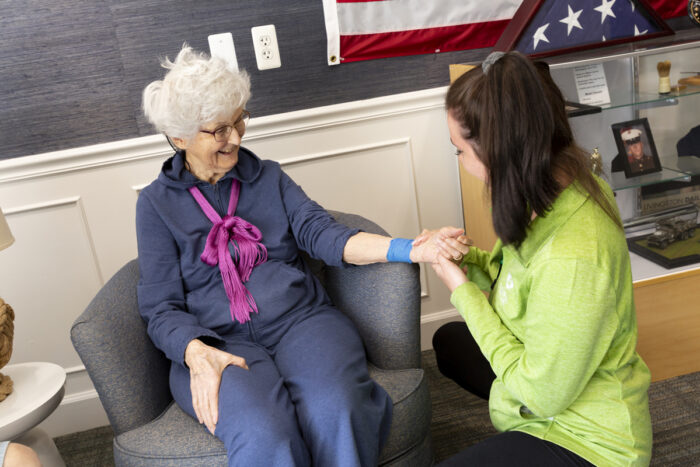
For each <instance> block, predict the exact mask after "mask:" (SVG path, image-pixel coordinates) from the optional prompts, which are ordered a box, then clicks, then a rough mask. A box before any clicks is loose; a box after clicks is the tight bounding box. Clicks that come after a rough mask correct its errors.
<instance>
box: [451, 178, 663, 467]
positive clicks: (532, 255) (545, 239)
mask: <svg viewBox="0 0 700 467" xmlns="http://www.w3.org/2000/svg"><path fill="white" fill-rule="evenodd" d="M600 184H601V187H603V190H604V193H605V195H606V197H608V198H609V200H610V201H611V202H612V204H613V206H614V201H613V198H612V192H611V191H610V189H609V187H608V186H607V185H606V184H605V183H603V182H600ZM464 262H465V263H466V264H467V265H468V267H469V277H470V278H471V279H472V281H470V282H467V283H466V284H463V285H461V286H460V287H458V288H457V289H456V290H455V291H454V292H453V294H452V297H451V300H452V303H453V305H454V306H455V307H456V308H457V310H458V311H459V312H460V314H461V315H462V317H463V318H464V320H465V321H466V323H467V326H468V327H469V329H470V331H471V333H472V335H473V336H474V338H475V340H476V342H477V343H478V344H479V347H480V349H481V351H482V352H483V354H484V355H485V356H486V358H487V359H488V361H489V362H490V363H491V367H492V368H493V371H494V373H495V374H496V380H495V381H494V383H493V386H492V387H491V394H490V398H489V411H490V414H491V420H492V422H493V424H494V426H495V427H496V428H497V429H498V430H500V431H511V430H517V431H522V432H525V433H529V434H531V435H533V436H536V437H538V438H542V439H546V440H548V441H551V442H554V443H556V444H558V445H560V446H563V447H565V448H567V449H569V450H571V451H573V452H574V453H576V454H578V455H580V456H581V457H583V458H585V459H587V460H588V461H590V462H592V463H593V464H596V465H634V466H642V465H644V466H646V465H648V464H649V460H650V457H651V444H652V443H651V419H650V415H649V407H648V397H647V390H648V388H649V381H650V374H649V369H648V368H647V366H646V365H645V363H644V362H643V361H642V359H641V358H640V356H639V355H638V354H637V353H636V351H635V347H636V343H637V322H636V317H635V310H634V300H633V290H632V274H631V270H630V261H629V253H628V251H627V245H626V243H625V237H624V233H623V232H622V230H621V229H620V228H619V227H618V226H617V225H616V224H615V223H614V222H613V221H612V220H611V219H610V218H609V217H608V216H607V215H606V214H605V212H604V211H603V210H602V209H601V208H600V206H599V205H598V204H597V203H595V201H593V200H592V199H591V198H590V197H589V196H588V194H587V193H585V192H583V190H582V189H580V188H579V186H578V184H572V185H570V186H569V187H568V188H566V189H565V190H564V191H563V192H562V193H561V194H560V195H559V197H558V198H557V199H556V201H555V202H554V203H553V205H552V209H551V211H550V212H548V213H547V215H546V216H543V217H537V218H535V220H534V221H533V222H532V223H531V225H530V227H529V229H528V234H527V237H526V238H525V240H524V241H523V242H522V244H521V245H520V247H519V248H517V249H516V248H514V247H512V246H502V244H501V242H500V241H499V242H498V243H497V244H496V246H495V247H494V250H493V251H492V252H490V253H489V252H486V251H482V250H479V249H477V248H472V249H471V250H470V252H469V253H468V254H467V255H466V257H465V260H464ZM501 262H502V265H501ZM499 266H501V271H500V274H498V270H499ZM497 276H498V279H497V281H496V284H495V286H494V289H493V290H492V291H491V293H490V295H489V298H488V299H487V298H486V296H485V295H484V294H483V293H482V292H481V291H480V290H479V286H478V285H481V286H482V288H483V287H484V286H486V285H489V286H490V284H491V281H492V280H494V279H496V277H497ZM477 284H478V285H477Z"/></svg>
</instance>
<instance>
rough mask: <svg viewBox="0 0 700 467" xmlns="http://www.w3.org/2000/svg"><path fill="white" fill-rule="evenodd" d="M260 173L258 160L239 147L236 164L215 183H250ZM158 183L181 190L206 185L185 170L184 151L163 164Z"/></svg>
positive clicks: (249, 152) (260, 167)
mask: <svg viewBox="0 0 700 467" xmlns="http://www.w3.org/2000/svg"><path fill="white" fill-rule="evenodd" d="M261 171H262V162H261V161H260V158H259V157H258V156H256V155H255V154H253V153H252V152H251V151H249V150H248V149H246V148H244V147H243V146H241V147H240V148H239V149H238V162H237V163H236V165H235V166H233V168H232V169H231V170H229V171H228V172H227V173H226V175H224V176H223V177H221V179H219V181H218V182H217V183H219V182H220V181H222V180H227V179H230V178H235V179H237V180H239V181H240V182H241V183H252V182H254V181H255V180H256V179H257V178H258V177H259V176H260V172H261ZM158 181H160V182H161V183H163V184H165V185H167V186H169V187H172V188H179V189H181V190H187V189H188V188H190V187H191V186H193V185H197V184H201V183H207V182H205V181H203V180H200V179H198V178H197V177H195V176H194V175H192V173H191V172H190V171H189V170H187V168H185V151H177V152H176V153H175V154H174V155H173V156H172V157H171V158H169V159H168V160H166V161H165V162H163V170H162V171H161V173H160V174H159V175H158Z"/></svg>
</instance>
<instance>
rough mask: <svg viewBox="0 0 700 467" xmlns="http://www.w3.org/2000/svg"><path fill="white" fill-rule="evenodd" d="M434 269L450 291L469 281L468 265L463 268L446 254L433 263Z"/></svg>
mask: <svg viewBox="0 0 700 467" xmlns="http://www.w3.org/2000/svg"><path fill="white" fill-rule="evenodd" d="M432 266H433V270H434V271H435V273H436V274H437V275H438V277H439V278H440V280H441V281H442V282H444V283H445V285H446V286H447V288H448V289H450V292H454V290H455V289H456V288H457V287H459V286H460V285H462V284H464V283H465V282H467V280H468V279H467V275H466V269H467V268H466V266H465V268H464V269H462V268H461V267H460V266H459V265H457V264H455V263H454V262H453V261H451V260H449V259H448V258H446V257H444V256H439V257H438V260H437V262H435V263H433V264H432Z"/></svg>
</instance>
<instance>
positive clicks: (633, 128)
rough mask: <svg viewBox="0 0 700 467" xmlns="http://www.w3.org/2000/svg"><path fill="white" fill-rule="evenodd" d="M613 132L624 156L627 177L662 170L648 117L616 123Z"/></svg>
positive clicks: (620, 152)
mask: <svg viewBox="0 0 700 467" xmlns="http://www.w3.org/2000/svg"><path fill="white" fill-rule="evenodd" d="M612 132H613V136H614V137H615V143H616V144H617V149H618V152H619V154H620V156H621V158H622V165H623V168H624V170H625V177H627V178H631V177H638V176H639V175H644V174H648V173H653V172H660V171H661V162H660V161H659V155H658V154H657V153H656V145H655V144H654V137H653V136H652V135H651V130H650V129H649V122H648V121H647V119H646V118H640V119H638V120H630V121H627V122H620V123H614V124H613V125H612Z"/></svg>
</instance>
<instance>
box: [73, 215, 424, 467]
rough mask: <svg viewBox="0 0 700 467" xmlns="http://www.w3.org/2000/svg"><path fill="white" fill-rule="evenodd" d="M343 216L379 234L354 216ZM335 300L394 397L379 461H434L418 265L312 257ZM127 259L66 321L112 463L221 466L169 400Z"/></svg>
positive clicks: (220, 451)
mask: <svg viewBox="0 0 700 467" xmlns="http://www.w3.org/2000/svg"><path fill="white" fill-rule="evenodd" d="M333 215H334V216H336V218H337V219H338V220H339V221H340V222H341V223H343V224H345V225H348V226H351V227H358V228H360V229H362V230H364V231H366V232H372V233H381V234H386V233H385V232H384V231H383V230H382V229H381V228H380V227H379V226H377V225H376V224H374V223H372V222H370V221H368V220H366V219H364V218H362V217H360V216H357V215H352V214H343V213H333ZM310 263H311V266H312V268H313V269H314V271H315V272H316V273H317V275H318V276H319V278H320V279H321V281H322V283H323V284H324V286H325V287H326V290H327V291H328V293H329V295H330V296H331V298H332V300H333V302H334V303H335V304H336V306H337V307H338V308H339V309H340V310H342V311H343V312H345V313H347V314H348V315H349V316H350V318H351V319H352V320H353V321H354V322H355V324H356V326H357V327H358V329H359V331H360V334H361V335H362V338H363V340H364V343H365V347H366V349H367V356H368V360H369V368H370V375H371V377H372V378H373V379H374V380H375V381H377V382H378V383H379V384H380V385H381V386H382V387H384V389H386V390H387V392H388V393H389V395H391V398H392V400H393V402H394V414H393V420H392V425H391V431H390V434H389V438H388V441H387V444H386V446H384V448H383V450H382V452H381V456H380V465H382V466H410V467H414V466H427V465H431V464H432V461H433V455H432V449H431V440H430V429H429V428H430V410H431V408H430V395H429V392H428V384H427V381H426V377H425V374H424V372H423V370H422V369H420V327H419V325H420V321H419V320H420V284H419V279H418V266H416V265H408V264H399V263H391V264H374V265H369V266H360V267H353V268H346V269H340V268H335V267H327V266H325V265H324V264H322V263H320V262H318V261H310ZM138 277H139V274H138V263H137V261H136V260H133V261H131V262H129V263H128V264H126V265H125V266H124V267H123V268H122V269H121V270H119V271H118V272H117V273H116V274H115V275H114V277H112V279H110V281H109V282H108V283H107V284H105V286H104V287H103V288H102V290H100V292H99V293H98V294H97V296H96V297H95V298H94V299H93V300H92V302H91V303H90V305H88V307H87V309H86V310H85V311H84V312H83V314H82V315H80V317H78V319H77V320H76V321H75V323H74V324H73V327H72V328H71V340H72V341H73V345H74V347H75V348H76V350H77V351H78V354H79V355H80V358H81V359H82V360H83V362H84V364H85V367H86V368H87V371H88V374H89V375H90V378H91V379H92V381H93V383H94V385H95V389H96V390H97V393H98V394H99V397H100V401H101V402H102V405H103V406H104V408H105V411H106V412H107V416H108V417H109V421H110V423H111V425H112V428H113V430H114V435H115V437H114V459H115V464H116V465H117V466H149V467H153V466H217V465H221V466H225V465H226V450H225V448H224V445H223V443H221V442H220V441H219V440H218V439H217V438H216V437H214V436H213V435H211V434H209V432H208V431H207V430H206V429H205V428H204V427H203V426H202V425H200V424H199V423H197V421H196V420H193V419H192V418H191V417H189V416H188V415H187V414H185V413H184V412H182V411H181V410H180V408H179V407H178V406H177V404H175V403H174V402H173V399H172V396H171V395H170V390H169V388H168V370H169V367H170V362H169V361H168V360H167V359H166V358H165V356H164V355H163V354H162V353H161V352H160V351H159V350H157V349H156V348H155V347H154V346H153V344H152V342H151V340H150V338H149V337H148V335H147V334H146V326H145V323H144V322H143V320H142V319H141V316H140V315H139V312H138V308H137V302H136V283H137V281H138Z"/></svg>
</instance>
